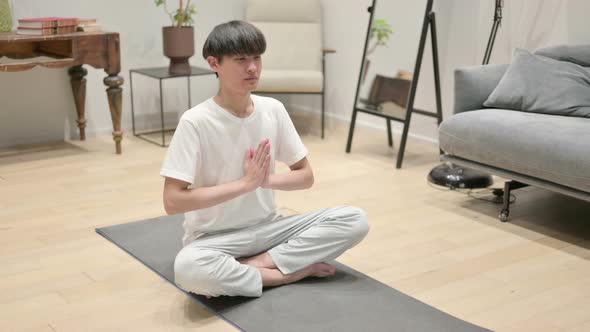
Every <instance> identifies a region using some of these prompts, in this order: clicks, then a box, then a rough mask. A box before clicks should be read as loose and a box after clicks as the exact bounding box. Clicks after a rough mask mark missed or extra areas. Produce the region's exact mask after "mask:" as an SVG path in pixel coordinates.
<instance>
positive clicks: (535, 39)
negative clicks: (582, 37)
mask: <svg viewBox="0 0 590 332" xmlns="http://www.w3.org/2000/svg"><path fill="white" fill-rule="evenodd" d="M495 3H496V1H495V0H486V1H484V0H480V7H479V18H480V19H479V22H480V24H479V27H478V35H479V36H481V37H482V38H480V43H479V45H478V51H479V52H478V54H481V55H482V59H483V54H484V53H485V49H486V45H487V41H488V38H489V34H490V31H491V28H492V23H493V16H494V8H495ZM566 3H567V0H504V7H503V10H502V24H501V26H500V29H499V31H498V35H497V37H496V42H495V44H494V50H493V53H492V56H491V60H490V63H508V62H510V59H511V58H512V53H513V51H514V49H515V48H524V49H527V50H530V51H533V50H535V49H537V48H540V47H544V46H548V45H550V44H553V43H559V42H565V41H566V40H567V26H566V23H565V22H566V20H567V12H566V6H565V4H566Z"/></svg>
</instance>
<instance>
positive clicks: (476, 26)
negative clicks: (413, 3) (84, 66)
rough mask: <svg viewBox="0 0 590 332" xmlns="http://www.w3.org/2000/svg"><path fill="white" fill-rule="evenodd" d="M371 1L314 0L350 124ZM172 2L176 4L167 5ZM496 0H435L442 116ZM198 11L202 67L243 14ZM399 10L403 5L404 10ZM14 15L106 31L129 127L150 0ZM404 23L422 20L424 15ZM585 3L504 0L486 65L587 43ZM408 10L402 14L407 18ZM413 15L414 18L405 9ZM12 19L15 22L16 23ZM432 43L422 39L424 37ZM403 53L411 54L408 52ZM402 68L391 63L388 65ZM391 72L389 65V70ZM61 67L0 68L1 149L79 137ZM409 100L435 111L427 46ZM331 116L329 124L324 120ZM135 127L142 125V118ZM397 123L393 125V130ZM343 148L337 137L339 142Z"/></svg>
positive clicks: (151, 41)
mask: <svg viewBox="0 0 590 332" xmlns="http://www.w3.org/2000/svg"><path fill="white" fill-rule="evenodd" d="M380 1H381V2H385V1H387V3H388V5H389V6H391V5H392V3H395V4H399V5H398V6H399V7H400V12H402V13H410V12H412V13H414V10H410V9H409V7H407V6H408V3H409V1H407V0H406V1H404V0H395V2H391V1H393V0H380ZM370 2H371V1H370V0H322V6H323V9H324V24H325V30H324V44H325V46H326V47H331V48H335V49H336V50H337V53H335V54H331V55H328V61H327V68H326V70H327V77H326V84H327V91H326V98H327V99H326V105H327V112H328V113H329V114H330V116H332V117H334V118H339V119H343V120H349V119H350V115H351V111H352V104H353V99H354V93H355V88H356V82H357V79H358V73H359V69H360V61H361V56H362V54H361V53H362V47H363V43H364V37H365V33H366V28H367V23H368V17H369V16H368V13H367V12H366V9H367V6H368V5H369V4H370ZM170 3H171V4H172V3H176V1H171V2H170ZM493 3H494V1H491V0H490V1H483V0H479V1H474V0H438V1H436V2H435V9H436V12H437V28H438V38H439V56H440V68H441V79H442V83H443V84H442V92H443V109H444V114H445V117H448V116H450V114H451V113H452V99H453V70H454V68H456V67H458V66H464V65H472V64H478V63H480V62H481V60H482V57H483V52H484V50H485V44H486V42H487V38H488V35H489V29H490V27H491V24H492V15H493ZM195 4H196V6H197V10H198V11H199V13H198V14H197V16H196V25H195V31H196V36H195V49H196V50H195V51H196V54H195V56H194V57H193V58H192V59H191V63H192V64H193V65H200V66H204V65H205V62H204V60H202V59H201V57H200V50H201V48H202V45H203V42H204V39H205V38H206V35H207V34H208V33H209V32H210V31H211V29H212V28H213V27H214V26H215V25H216V24H219V23H221V22H224V21H228V20H231V19H241V18H243V17H244V11H245V7H244V6H245V1H244V0H223V1H219V0H218V1H216V0H200V1H196V2H195ZM406 7H407V8H406ZM12 11H13V17H14V19H15V20H16V19H17V18H22V17H31V16H69V15H71V16H78V17H94V18H97V20H98V21H99V22H100V23H101V24H102V25H103V27H104V28H105V29H106V30H111V31H118V32H119V33H120V34H121V53H122V54H121V61H122V72H121V76H123V78H124V79H125V84H124V85H123V128H124V130H130V128H131V108H130V95H129V77H128V73H129V69H133V68H140V67H150V66H165V65H167V60H166V58H165V57H164V56H163V55H162V46H161V44H162V39H161V27H162V26H164V25H167V24H168V23H169V22H168V18H167V16H166V15H164V13H163V12H162V10H161V8H156V7H155V6H154V5H153V2H152V1H150V0H126V1H116V0H104V1H90V0H81V1H70V0H52V1H43V0H13V1H12ZM417 12H418V13H419V15H418V16H417V17H415V18H414V17H411V20H409V21H410V22H414V23H417V24H420V23H421V22H420V21H421V19H422V12H421V11H419V10H418V11H417ZM588 12H590V2H588V1H585V0H567V1H565V0H510V1H506V8H505V10H504V21H503V26H502V27H501V29H500V33H499V35H498V39H497V42H496V46H495V49H494V53H493V54H492V61H491V62H492V63H499V62H508V61H509V60H510V56H511V50H512V49H513V48H514V47H525V48H529V49H534V48H538V47H542V46H545V45H551V44H558V43H588V35H587V31H590V23H587V21H586V15H585V14H587V13H588ZM409 16H410V15H409V14H408V18H410V17H409ZM411 16H413V14H412V15H411ZM15 25H16V24H15ZM428 43H430V40H429V41H428ZM408 52H411V50H408ZM398 66H401V65H400V64H396V63H392V68H397V67H398ZM394 70H395V69H394ZM88 71H89V74H88V76H87V80H88V82H87V96H86V117H87V119H88V122H87V133H88V135H89V136H92V135H94V134H96V133H101V134H103V133H109V132H110V131H111V130H112V126H111V120H110V114H109V111H108V103H107V98H106V93H105V91H104V90H105V87H104V85H103V83H102V78H103V77H104V72H103V71H102V70H96V69H93V68H89V70H88ZM192 82H193V83H192V87H193V92H192V97H193V104H194V103H196V102H197V101H199V100H203V99H205V98H206V97H208V96H210V95H211V94H213V93H214V92H215V91H216V86H217V83H216V80H215V79H214V78H213V77H212V76H211V77H207V78H194V79H193V81H192ZM133 83H134V94H135V95H134V97H135V101H136V104H135V106H136V113H139V114H138V119H139V120H140V121H143V122H144V123H145V122H149V123H151V122H152V121H153V120H154V119H156V121H157V119H158V114H159V113H158V112H159V109H158V107H159V97H158V86H157V81H155V80H151V79H146V78H141V77H139V76H136V75H134V82H133ZM164 89H165V99H164V101H165V108H166V110H167V112H168V113H167V122H169V123H174V121H175V120H176V118H177V115H178V114H179V113H180V112H182V111H184V110H185V109H186V81H184V80H177V81H173V80H169V81H166V82H165V85H164ZM70 91H71V90H70V84H69V78H68V75H67V72H66V69H61V70H59V69H57V70H56V69H45V68H38V69H34V70H32V71H29V72H25V73H16V74H13V73H2V74H0V146H5V145H13V144H23V143H31V142H44V141H50V140H61V139H63V138H64V137H65V138H69V137H70V136H72V137H77V130H76V125H75V121H74V120H75V110H74V105H73V100H72V97H71V92H70ZM281 99H282V100H283V101H285V102H286V103H287V104H288V106H289V105H291V106H292V107H291V108H292V109H298V108H299V109H300V108H302V109H312V110H314V111H319V109H320V107H321V104H320V101H319V98H318V97H315V96H309V97H305V96H291V97H281ZM416 105H417V106H418V107H421V108H425V109H431V110H434V105H435V104H434V87H433V74H432V58H431V57H430V48H429V46H428V47H427V49H426V53H425V57H424V63H423V67H422V73H421V76H420V84H419V88H418V95H417V99H416ZM332 121H333V120H332ZM358 121H359V123H360V124H363V123H364V124H366V125H370V126H375V127H376V128H380V129H381V128H383V129H384V128H385V125H384V121H383V120H382V119H376V118H374V117H371V116H359V119H358ZM140 124H141V123H140ZM399 128H400V127H399V126H397V127H395V128H394V129H397V130H399ZM411 134H413V135H415V136H418V137H422V138H424V139H427V140H431V141H434V140H436V136H437V135H436V124H435V120H434V119H432V118H426V117H423V116H420V115H415V116H414V117H413V118H412V126H411ZM343 144H344V142H343Z"/></svg>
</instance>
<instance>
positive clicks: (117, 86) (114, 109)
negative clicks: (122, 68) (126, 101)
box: [103, 74, 123, 154]
mask: <svg viewBox="0 0 590 332" xmlns="http://www.w3.org/2000/svg"><path fill="white" fill-rule="evenodd" d="M103 82H104V84H105V85H106V86H108V88H107V97H108V98H109V108H110V110H111V120H112V121H113V139H114V140H115V146H116V151H117V154H121V140H122V139H123V132H122V131H121V105H122V96H123V93H122V92H123V89H121V85H122V84H123V77H121V76H118V75H117V74H110V75H109V76H107V77H105V78H104V80H103Z"/></svg>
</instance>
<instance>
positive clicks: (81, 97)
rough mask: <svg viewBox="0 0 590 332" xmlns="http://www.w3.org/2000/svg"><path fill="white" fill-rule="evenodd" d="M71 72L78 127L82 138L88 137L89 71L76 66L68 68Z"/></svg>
mask: <svg viewBox="0 0 590 332" xmlns="http://www.w3.org/2000/svg"><path fill="white" fill-rule="evenodd" d="M68 73H69V74H70V83H71V85H72V93H73V94H74V103H75V104H76V113H77V114H78V119H77V120H76V122H77V123H78V129H79V130H80V140H81V141H83V140H85V139H86V118H85V117H84V114H85V108H84V107H85V105H86V78H84V77H85V76H86V74H88V71H87V70H86V69H85V68H84V67H82V66H74V67H71V68H70V69H69V70H68Z"/></svg>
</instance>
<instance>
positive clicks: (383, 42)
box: [362, 19, 393, 82]
mask: <svg viewBox="0 0 590 332" xmlns="http://www.w3.org/2000/svg"><path fill="white" fill-rule="evenodd" d="M392 33H393V30H392V29H391V25H389V23H387V21H386V20H384V19H375V20H373V24H372V25H371V31H370V33H369V47H368V49H367V54H366V56H365V64H364V68H363V76H362V78H363V82H364V81H365V76H366V75H367V71H368V70H369V64H370V63H371V61H370V59H369V55H371V53H373V52H374V51H375V49H376V48H377V46H385V47H387V42H388V41H389V36H390V35H391V34H392Z"/></svg>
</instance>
